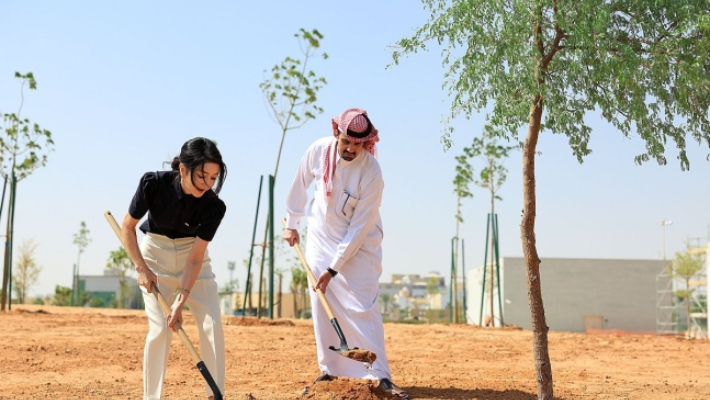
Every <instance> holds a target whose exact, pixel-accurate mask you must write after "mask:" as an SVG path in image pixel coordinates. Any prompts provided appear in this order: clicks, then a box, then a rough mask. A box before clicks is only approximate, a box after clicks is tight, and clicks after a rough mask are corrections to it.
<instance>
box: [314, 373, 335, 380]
mask: <svg viewBox="0 0 710 400" xmlns="http://www.w3.org/2000/svg"><path fill="white" fill-rule="evenodd" d="M333 379H334V378H333V377H332V376H330V375H328V374H325V373H324V374H323V375H321V376H319V377H318V378H316V380H315V381H316V382H323V381H332V380H333Z"/></svg>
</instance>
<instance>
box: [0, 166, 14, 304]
mask: <svg viewBox="0 0 710 400" xmlns="http://www.w3.org/2000/svg"><path fill="white" fill-rule="evenodd" d="M14 190H15V185H14V184H13V183H12V180H11V183H10V201H9V203H8V206H7V229H6V233H5V263H4V265H3V270H2V289H1V290H0V292H1V293H0V295H1V296H2V300H1V303H2V305H1V306H0V311H5V306H6V305H7V303H9V300H10V292H9V290H8V289H9V287H10V282H9V278H10V264H11V263H12V260H11V258H12V223H11V222H12V207H13V206H14V204H13V203H14V201H13V196H12V194H13V191H14Z"/></svg>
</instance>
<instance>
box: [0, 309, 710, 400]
mask: <svg viewBox="0 0 710 400" xmlns="http://www.w3.org/2000/svg"><path fill="white" fill-rule="evenodd" d="M185 317H186V321H185V330H186V331H187V334H188V335H189V336H190V338H191V339H192V340H193V343H194V344H195V346H196V347H197V348H198V349H199V347H198V346H197V330H196V328H195V327H194V321H193V320H192V319H191V317H190V316H189V313H187V312H186V313H185ZM0 326H2V336H3V339H2V341H1V343H0V365H2V367H1V368H2V369H1V370H2V375H1V376H2V379H0V399H44V398H50V399H140V398H141V390H142V383H141V365H142V357H143V354H142V351H143V341H144V338H145V334H146V332H147V329H148V323H147V320H146V318H145V315H144V314H143V312H142V311H123V310H107V309H86V308H85V309H82V308H69V307H52V306H18V305H13V307H12V311H9V312H3V313H0ZM225 333H226V341H227V391H226V393H225V399H239V400H247V399H249V400H254V399H256V400H265V399H304V400H326V399H345V400H359V399H380V398H382V395H381V394H380V393H377V392H373V391H372V390H371V389H370V386H369V385H368V382H367V381H360V380H349V379H339V380H337V381H334V382H321V383H318V384H314V383H313V380H314V379H315V378H316V376H317V375H318V369H317V366H316V362H315V348H314V343H315V342H314V339H313V329H312V326H311V323H310V321H298V320H275V321H269V320H260V321H257V320H255V319H251V318H247V319H241V318H236V317H226V319H225ZM385 334H386V340H387V346H388V354H387V355H388V357H389V359H390V366H391V369H392V373H393V378H394V382H395V383H397V384H399V385H400V386H402V387H404V388H405V389H406V390H407V391H408V392H409V393H410V395H411V398H415V399H476V400H535V399H537V395H536V393H537V389H536V385H535V373H534V368H533V355H532V333H531V332H530V331H523V330H517V329H509V328H506V329H500V328H480V327H472V326H460V325H456V326H455V325H402V324H386V325H385ZM549 342H550V356H551V359H552V370H553V379H554V387H555V398H556V399H560V400H578V399H584V400H587V399H589V400H591V399H595V400H596V399H619V400H621V399H643V400H681V399H682V400H691V399H692V400H707V399H710V341H707V340H705V341H700V340H686V339H682V338H675V337H657V336H633V335H624V336H618V335H584V334H573V333H557V332H551V333H550V335H549ZM306 386H308V391H307V393H305V394H304V389H305V388H306ZM164 394H165V396H164V398H166V399H204V398H206V396H205V391H204V380H203V379H202V376H201V375H200V374H199V372H198V371H197V370H196V369H195V367H194V364H193V362H192V359H191V357H190V355H189V353H188V352H187V349H186V348H185V346H184V345H183V343H182V342H181V341H180V339H179V338H178V337H177V335H174V336H173V344H172V348H171V355H170V360H169V364H168V373H167V376H166V378H165V387H164ZM250 396H251V397H250Z"/></svg>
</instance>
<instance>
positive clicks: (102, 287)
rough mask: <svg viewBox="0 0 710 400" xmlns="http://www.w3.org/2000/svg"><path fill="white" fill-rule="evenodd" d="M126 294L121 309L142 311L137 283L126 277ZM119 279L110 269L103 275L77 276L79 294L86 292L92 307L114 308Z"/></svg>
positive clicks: (116, 273)
mask: <svg viewBox="0 0 710 400" xmlns="http://www.w3.org/2000/svg"><path fill="white" fill-rule="evenodd" d="M126 283H127V285H126V289H127V293H124V302H123V308H132V309H142V308H143V307H144V305H143V295H142V294H141V292H140V289H139V288H138V281H136V279H135V278H132V277H130V276H127V277H126ZM120 287H121V285H120V279H119V276H118V272H117V271H115V270H112V269H106V270H104V274H103V275H79V293H81V292H88V295H89V303H88V304H87V305H91V306H94V307H102V308H115V307H116V305H117V301H118V298H119V295H120Z"/></svg>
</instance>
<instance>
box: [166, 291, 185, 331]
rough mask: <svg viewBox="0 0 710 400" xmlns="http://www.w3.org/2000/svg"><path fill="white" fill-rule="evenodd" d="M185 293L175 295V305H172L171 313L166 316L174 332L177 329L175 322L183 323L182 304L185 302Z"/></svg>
mask: <svg viewBox="0 0 710 400" xmlns="http://www.w3.org/2000/svg"><path fill="white" fill-rule="evenodd" d="M184 296H185V295H184V294H183V293H182V292H181V293H180V294H178V295H177V296H176V297H175V301H173V305H172V306H171V307H170V314H168V315H166V316H165V321H167V323H168V327H169V328H171V329H172V330H173V332H175V331H176V328H175V323H178V322H179V323H180V325H182V306H183V304H185V302H184V301H183V297H184Z"/></svg>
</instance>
